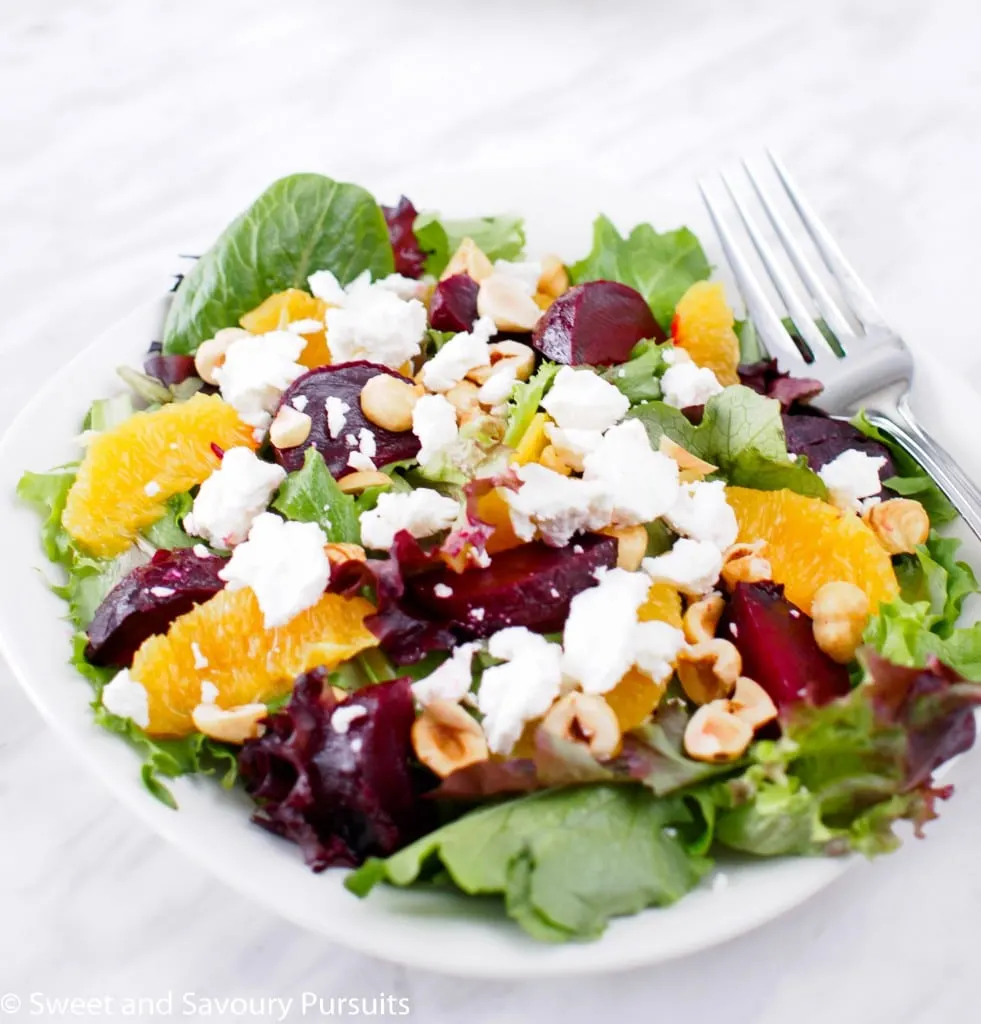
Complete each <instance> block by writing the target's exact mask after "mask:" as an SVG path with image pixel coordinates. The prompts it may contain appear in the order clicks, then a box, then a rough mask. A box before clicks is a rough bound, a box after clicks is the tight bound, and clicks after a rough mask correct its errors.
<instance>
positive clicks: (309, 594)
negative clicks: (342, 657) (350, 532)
mask: <svg viewBox="0 0 981 1024" xmlns="http://www.w3.org/2000/svg"><path fill="white" fill-rule="evenodd" d="M326 544H327V537H326V536H325V535H324V532H323V530H321V529H320V527H319V526H318V525H317V524H316V523H295V522H286V520H284V519H280V518H279V516H276V515H273V514H272V513H271V512H263V513H262V515H260V516H259V517H258V518H257V519H256V520H255V522H254V523H253V524H252V529H251V531H250V532H249V539H248V540H247V541H246V542H245V543H244V544H239V546H238V547H237V548H235V550H234V551H233V553H232V557H231V558H230V559H229V561H228V564H227V565H226V566H225V567H224V568H223V569H222V570H221V571H220V572H219V573H218V576H219V577H220V578H221V579H223V580H224V581H225V582H226V583H227V584H228V589H229V590H241V589H242V588H243V587H248V588H250V589H251V590H252V592H253V593H254V594H255V596H256V600H257V601H258V602H259V608H260V609H261V610H262V616H263V620H264V622H265V626H266V628H267V629H273V628H275V627H277V626H285V625H286V623H287V622H289V621H290V620H292V619H294V618H295V617H296V616H297V615H299V614H300V612H302V611H306V609H307V608H310V607H312V606H313V605H315V604H316V603H317V602H318V601H319V600H320V598H321V596H322V595H323V593H324V590H325V588H326V587H327V582H328V580H329V579H330V562H329V561H328V559H327V554H326V552H325V551H324V547H325V545H326Z"/></svg>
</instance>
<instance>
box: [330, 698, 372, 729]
mask: <svg viewBox="0 0 981 1024" xmlns="http://www.w3.org/2000/svg"><path fill="white" fill-rule="evenodd" d="M367 714H368V709H367V708H366V707H364V706H363V705H361V704H348V703H347V702H346V701H345V702H344V703H342V704H338V706H337V707H336V708H334V710H333V712H332V713H331V716H330V727H331V728H332V729H333V730H334V732H339V733H340V734H341V735H342V736H343V735H344V734H345V733H346V732H347V731H348V729H350V728H351V723H352V722H356V721H357V720H358V719H359V718H364V717H365V715H367Z"/></svg>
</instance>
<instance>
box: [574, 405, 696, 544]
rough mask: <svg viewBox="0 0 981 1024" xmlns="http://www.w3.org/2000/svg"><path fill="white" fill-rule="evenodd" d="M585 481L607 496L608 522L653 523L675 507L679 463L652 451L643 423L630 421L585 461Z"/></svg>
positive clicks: (610, 434)
mask: <svg viewBox="0 0 981 1024" xmlns="http://www.w3.org/2000/svg"><path fill="white" fill-rule="evenodd" d="M583 480H584V481H586V482H587V483H593V484H595V485H597V486H599V488H600V489H601V490H602V492H603V494H604V495H605V497H606V500H607V502H608V504H609V514H608V519H607V523H612V524H613V525H614V526H635V525H637V524H638V523H650V522H653V521H654V520H655V519H657V518H659V517H660V516H662V515H664V513H665V512H667V511H668V509H669V508H671V507H672V505H674V503H675V501H676V499H677V496H678V486H679V485H678V463H677V462H675V461H674V459H671V458H668V456H667V455H662V454H661V453H660V452H656V451H654V450H653V448H651V444H650V441H649V440H648V437H647V431H646V430H645V429H644V425H643V424H642V423H641V422H640V420H627V421H626V422H624V423H621V424H619V425H618V426H615V427H611V428H610V429H609V430H607V432H606V433H605V434H604V435H603V440H602V441H600V443H599V444H598V445H597V446H596V448H595V449H594V450H593V451H592V452H590V453H589V455H587V456H586V457H585V458H584V459H583ZM602 525H607V524H602Z"/></svg>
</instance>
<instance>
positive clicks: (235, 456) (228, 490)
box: [184, 448, 286, 548]
mask: <svg viewBox="0 0 981 1024" xmlns="http://www.w3.org/2000/svg"><path fill="white" fill-rule="evenodd" d="M285 479H286V471H285V470H284V469H283V467H282V466H277V465H276V464H275V463H272V462H263V461H262V459H260V458H259V457H258V456H257V455H256V454H255V453H254V452H253V451H252V450H251V449H249V448H229V449H228V451H227V452H225V457H224V458H223V459H222V460H221V465H220V466H219V467H218V469H216V470H215V471H214V472H213V473H212V474H211V476H209V477H208V479H207V480H205V481H204V483H203V484H201V488H200V490H199V491H198V494H197V497H196V498H195V499H194V505H193V506H192V508H191V511H190V512H189V513H188V514H187V515H186V516H185V517H184V529H185V530H187V532H188V533H190V534H193V535H194V536H196V537H204V538H205V539H206V540H208V541H210V542H211V543H212V544H214V545H216V546H217V547H220V548H232V547H234V546H235V545H236V544H241V543H242V541H243V540H245V538H246V537H248V535H249V530H250V529H251V527H252V522H253V520H254V519H255V517H256V516H257V515H259V514H260V513H261V512H265V510H266V508H267V507H268V505H269V502H270V501H271V499H272V496H273V495H274V494H275V493H276V490H277V488H278V487H279V485H280V484H281V483H282V482H283V481H284V480H285Z"/></svg>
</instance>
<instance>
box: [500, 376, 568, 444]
mask: <svg viewBox="0 0 981 1024" xmlns="http://www.w3.org/2000/svg"><path fill="white" fill-rule="evenodd" d="M560 369H561V367H560V366H559V364H558V363H550V362H548V361H547V360H546V361H545V362H543V363H542V365H541V366H539V367H538V369H537V370H536V371H535V372H534V373H533V374H532V375H531V377H530V378H529V379H528V380H526V381H524V382H522V383H520V384H515V386H514V387H513V388H512V389H511V397H510V399H509V401H508V409H507V429H506V430H505V433H504V443H505V444H506V445H510V446H511V447H512V448H516V447H517V446H518V443H519V442H520V440H521V438H522V437H524V436H525V431H526V430H527V429H528V427H529V426H530V424H531V421H532V420H533V419H534V418H535V413H536V412H538V406H539V405H541V401H542V399H543V398H544V397H545V392H546V391H548V389H549V387H551V384H552V381H553V380H554V379H555V375H556V374H557V373H558V372H559V370H560Z"/></svg>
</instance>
